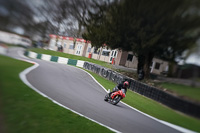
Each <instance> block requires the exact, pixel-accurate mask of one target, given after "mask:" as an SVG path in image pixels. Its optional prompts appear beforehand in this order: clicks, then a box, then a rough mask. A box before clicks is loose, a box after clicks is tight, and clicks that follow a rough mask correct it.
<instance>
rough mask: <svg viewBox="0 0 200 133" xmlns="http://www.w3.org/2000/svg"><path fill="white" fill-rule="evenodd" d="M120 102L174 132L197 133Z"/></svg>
mask: <svg viewBox="0 0 200 133" xmlns="http://www.w3.org/2000/svg"><path fill="white" fill-rule="evenodd" d="M77 68H78V67H77ZM78 69H80V70H82V71H85V70H83V69H81V68H78ZM85 72H86V73H88V72H87V71H85ZM88 74H89V75H90V77H92V79H93V80H94V81H95V82H96V83H97V84H98V85H99V86H101V87H102V88H103V89H104V90H105V91H106V92H108V91H107V90H106V89H105V88H104V87H103V86H102V85H101V84H100V83H99V82H98V81H97V80H96V79H95V78H94V77H93V76H92V75H91V74H90V73H88ZM120 102H121V103H123V104H124V105H126V106H128V107H130V108H131V109H133V110H135V111H137V112H139V113H141V114H143V115H145V116H147V117H149V118H151V119H153V120H155V121H157V122H160V123H162V124H164V125H166V126H169V127H171V128H174V129H176V130H178V131H181V132H187V133H197V132H195V131H192V130H189V129H186V128H184V127H180V126H177V125H175V124H172V123H169V122H166V121H163V120H160V119H157V118H155V117H153V116H150V115H148V114H146V113H144V112H142V111H140V110H138V109H136V108H134V107H132V106H130V105H128V104H126V103H124V102H122V101H120Z"/></svg>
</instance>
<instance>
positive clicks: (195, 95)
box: [160, 83, 200, 101]
mask: <svg viewBox="0 0 200 133" xmlns="http://www.w3.org/2000/svg"><path fill="white" fill-rule="evenodd" d="M160 86H161V87H163V88H166V89H168V90H171V91H173V92H176V93H177V94H179V95H181V96H186V97H189V98H192V99H195V100H198V101H200V87H190V86H186V85H180V84H174V83H161V84H160Z"/></svg>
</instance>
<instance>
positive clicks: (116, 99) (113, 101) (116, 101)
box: [111, 95, 121, 105]
mask: <svg viewBox="0 0 200 133" xmlns="http://www.w3.org/2000/svg"><path fill="white" fill-rule="evenodd" d="M120 100H121V96H119V95H116V96H115V97H114V98H113V99H112V102H111V103H112V104H113V105H116V104H117V103H118V102H119V101H120Z"/></svg>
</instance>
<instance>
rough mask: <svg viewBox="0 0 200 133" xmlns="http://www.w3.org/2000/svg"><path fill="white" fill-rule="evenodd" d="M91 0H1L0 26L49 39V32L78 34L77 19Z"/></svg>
mask: <svg viewBox="0 0 200 133" xmlns="http://www.w3.org/2000/svg"><path fill="white" fill-rule="evenodd" d="M91 3H93V1H90V0H73V1H69V0H40V1H35V0H23V1H22V0H0V20H1V21H0V29H1V30H5V31H13V29H14V28H16V27H20V28H22V29H24V31H25V35H28V36H30V37H31V36H32V35H35V34H36V35H38V36H41V37H42V38H48V36H49V34H57V35H68V36H75V37H81V35H82V32H83V31H84V28H83V26H82V25H83V24H82V21H81V20H80V18H82V17H84V16H85V15H86V13H85V11H87V9H88V8H90V5H91Z"/></svg>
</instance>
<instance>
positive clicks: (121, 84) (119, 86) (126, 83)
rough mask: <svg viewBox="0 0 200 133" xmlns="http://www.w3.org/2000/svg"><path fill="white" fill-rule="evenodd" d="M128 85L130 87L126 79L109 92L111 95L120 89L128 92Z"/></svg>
mask: <svg viewBox="0 0 200 133" xmlns="http://www.w3.org/2000/svg"><path fill="white" fill-rule="evenodd" d="M128 87H129V82H128V81H124V82H123V83H120V84H118V85H117V86H116V87H115V88H113V91H112V92H110V93H109V97H110V95H111V94H112V93H113V92H116V91H118V90H122V91H123V93H124V94H126V92H127V88H128Z"/></svg>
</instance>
